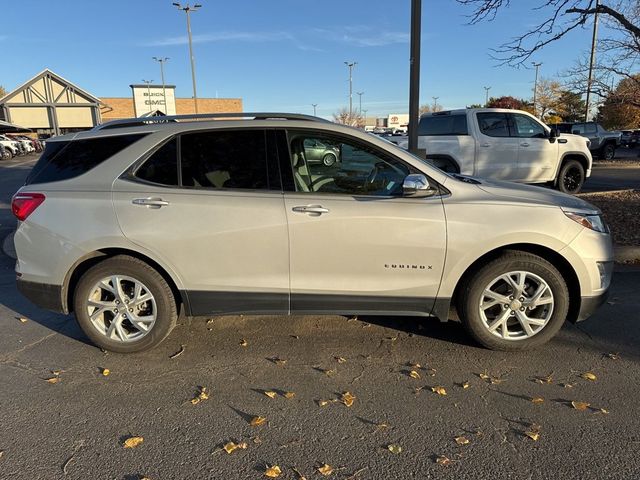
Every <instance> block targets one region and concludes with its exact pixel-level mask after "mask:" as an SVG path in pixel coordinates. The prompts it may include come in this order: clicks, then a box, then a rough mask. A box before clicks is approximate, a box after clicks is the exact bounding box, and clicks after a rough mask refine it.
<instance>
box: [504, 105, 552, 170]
mask: <svg viewBox="0 0 640 480" xmlns="http://www.w3.org/2000/svg"><path fill="white" fill-rule="evenodd" d="M510 116H511V120H512V121H511V125H513V129H512V130H513V134H514V136H516V137H517V138H518V140H519V142H520V143H519V145H518V175H517V178H516V180H518V181H520V182H525V183H537V182H546V181H549V180H552V179H553V175H554V173H555V170H556V167H557V166H558V148H559V147H558V145H559V143H558V141H557V140H554V141H553V142H551V141H549V135H548V134H547V130H546V129H545V128H544V127H543V126H542V125H541V124H540V123H538V122H537V121H536V120H534V119H533V118H531V117H529V116H527V115H523V114H521V113H512V114H510Z"/></svg>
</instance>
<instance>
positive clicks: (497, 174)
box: [474, 112, 519, 180]
mask: <svg viewBox="0 0 640 480" xmlns="http://www.w3.org/2000/svg"><path fill="white" fill-rule="evenodd" d="M476 121H477V124H478V141H477V142H476V164H475V171H474V175H475V176H478V177H483V178H493V179H496V180H518V178H519V172H518V148H519V146H518V144H519V139H518V138H514V137H512V136H511V131H510V125H509V117H508V115H507V114H506V113H504V112H478V113H476Z"/></svg>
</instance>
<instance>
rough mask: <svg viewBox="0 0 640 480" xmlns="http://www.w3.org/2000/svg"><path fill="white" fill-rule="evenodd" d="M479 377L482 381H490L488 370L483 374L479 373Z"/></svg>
mask: <svg viewBox="0 0 640 480" xmlns="http://www.w3.org/2000/svg"><path fill="white" fill-rule="evenodd" d="M478 376H479V377H480V378H481V379H482V380H489V375H487V372H486V370H485V371H484V372H482V373H479V374H478Z"/></svg>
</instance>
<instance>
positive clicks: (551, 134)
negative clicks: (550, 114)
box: [549, 127, 560, 138]
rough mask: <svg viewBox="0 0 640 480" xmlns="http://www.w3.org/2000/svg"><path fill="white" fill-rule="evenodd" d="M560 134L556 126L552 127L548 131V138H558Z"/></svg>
mask: <svg viewBox="0 0 640 480" xmlns="http://www.w3.org/2000/svg"><path fill="white" fill-rule="evenodd" d="M559 136H560V132H559V131H558V128H557V127H552V128H551V131H550V132H549V138H558V137H559Z"/></svg>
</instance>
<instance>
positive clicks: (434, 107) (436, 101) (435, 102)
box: [431, 97, 440, 112]
mask: <svg viewBox="0 0 640 480" xmlns="http://www.w3.org/2000/svg"><path fill="white" fill-rule="evenodd" d="M431 98H433V111H434V112H435V111H436V107H437V106H438V99H439V98H440V97H431Z"/></svg>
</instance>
